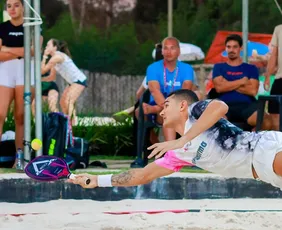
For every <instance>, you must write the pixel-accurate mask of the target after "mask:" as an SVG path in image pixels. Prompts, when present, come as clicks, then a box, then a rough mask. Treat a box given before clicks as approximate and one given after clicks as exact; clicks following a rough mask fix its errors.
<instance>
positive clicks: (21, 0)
mask: <svg viewBox="0 0 282 230" xmlns="http://www.w3.org/2000/svg"><path fill="white" fill-rule="evenodd" d="M19 1H20V2H21V4H22V5H24V2H23V1H24V0H19ZM7 2H8V0H6V4H5V8H7Z"/></svg>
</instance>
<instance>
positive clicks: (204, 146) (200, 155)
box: [192, 141, 208, 164]
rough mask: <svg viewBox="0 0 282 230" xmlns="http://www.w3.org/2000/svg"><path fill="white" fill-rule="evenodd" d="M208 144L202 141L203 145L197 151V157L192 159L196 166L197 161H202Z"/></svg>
mask: <svg viewBox="0 0 282 230" xmlns="http://www.w3.org/2000/svg"><path fill="white" fill-rule="evenodd" d="M207 145H208V144H207V143H206V142H204V141H202V143H201V144H200V146H199V148H198V150H197V154H196V156H195V157H194V158H193V159H192V163H193V164H196V161H197V160H199V159H201V157H202V153H203V152H204V150H205V148H206V147H207Z"/></svg>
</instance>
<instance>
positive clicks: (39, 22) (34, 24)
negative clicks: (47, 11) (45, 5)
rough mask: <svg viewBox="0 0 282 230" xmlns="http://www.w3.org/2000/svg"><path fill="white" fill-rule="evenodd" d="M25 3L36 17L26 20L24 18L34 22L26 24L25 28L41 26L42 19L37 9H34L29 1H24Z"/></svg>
mask: <svg viewBox="0 0 282 230" xmlns="http://www.w3.org/2000/svg"><path fill="white" fill-rule="evenodd" d="M24 1H25V3H26V4H27V5H28V7H29V8H30V9H31V10H32V12H33V13H34V15H35V17H34V18H26V17H24V20H32V22H25V23H24V24H23V26H37V25H41V24H42V18H41V17H40V15H39V14H38V13H37V12H36V11H35V9H33V7H32V6H31V5H30V4H29V2H28V1H26V0H24Z"/></svg>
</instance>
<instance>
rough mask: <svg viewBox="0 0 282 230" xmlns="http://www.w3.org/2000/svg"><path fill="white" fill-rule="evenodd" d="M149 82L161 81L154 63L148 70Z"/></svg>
mask: <svg viewBox="0 0 282 230" xmlns="http://www.w3.org/2000/svg"><path fill="white" fill-rule="evenodd" d="M146 76H147V83H148V82H149V81H159V78H158V74H156V69H155V66H154V65H149V66H148V68H147V72H146Z"/></svg>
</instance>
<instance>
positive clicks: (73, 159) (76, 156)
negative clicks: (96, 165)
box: [66, 137, 89, 170]
mask: <svg viewBox="0 0 282 230" xmlns="http://www.w3.org/2000/svg"><path fill="white" fill-rule="evenodd" d="M66 153H67V155H66V162H67V164H68V165H69V167H70V169H72V170H74V169H81V168H87V167H88V165H89V143H88V142H87V141H86V140H84V139H83V138H80V137H74V145H73V146H70V147H68V148H67V150H66Z"/></svg>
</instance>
